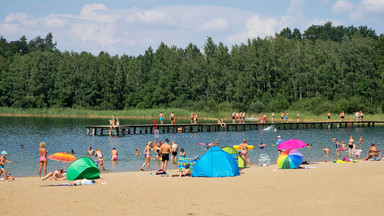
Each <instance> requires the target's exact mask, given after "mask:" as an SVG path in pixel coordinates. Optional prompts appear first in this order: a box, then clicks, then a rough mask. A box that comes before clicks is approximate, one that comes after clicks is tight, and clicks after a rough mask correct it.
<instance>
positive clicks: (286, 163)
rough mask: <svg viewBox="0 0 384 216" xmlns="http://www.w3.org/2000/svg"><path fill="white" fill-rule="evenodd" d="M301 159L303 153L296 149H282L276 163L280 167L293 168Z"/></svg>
mask: <svg viewBox="0 0 384 216" xmlns="http://www.w3.org/2000/svg"><path fill="white" fill-rule="evenodd" d="M302 161H303V154H301V152H299V151H298V150H296V149H292V150H286V151H283V152H282V153H281V154H280V155H279V157H278V158H277V165H278V166H279V167H280V168H281V169H295V168H296V167H298V166H299V165H300V164H301V162H302Z"/></svg>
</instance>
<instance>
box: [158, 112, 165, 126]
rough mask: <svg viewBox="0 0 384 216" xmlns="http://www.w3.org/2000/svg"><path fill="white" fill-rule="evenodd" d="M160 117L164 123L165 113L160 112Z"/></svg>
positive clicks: (161, 122)
mask: <svg viewBox="0 0 384 216" xmlns="http://www.w3.org/2000/svg"><path fill="white" fill-rule="evenodd" d="M159 117H160V124H163V119H164V114H163V112H160V115H159Z"/></svg>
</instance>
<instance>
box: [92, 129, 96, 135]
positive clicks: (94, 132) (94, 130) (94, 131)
mask: <svg viewBox="0 0 384 216" xmlns="http://www.w3.org/2000/svg"><path fill="white" fill-rule="evenodd" d="M96 130H97V129H96V128H93V134H92V135H93V136H96Z"/></svg>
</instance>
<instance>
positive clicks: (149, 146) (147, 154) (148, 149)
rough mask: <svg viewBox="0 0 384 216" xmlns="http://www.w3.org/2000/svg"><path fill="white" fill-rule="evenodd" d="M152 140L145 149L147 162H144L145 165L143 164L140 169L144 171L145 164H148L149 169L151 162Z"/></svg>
mask: <svg viewBox="0 0 384 216" xmlns="http://www.w3.org/2000/svg"><path fill="white" fill-rule="evenodd" d="M152 144H153V143H152V142H151V141H149V142H148V145H147V146H145V149H144V159H145V162H144V164H143V166H141V168H140V170H141V171H144V167H145V165H147V171H149V170H150V169H149V163H150V162H151V148H152Z"/></svg>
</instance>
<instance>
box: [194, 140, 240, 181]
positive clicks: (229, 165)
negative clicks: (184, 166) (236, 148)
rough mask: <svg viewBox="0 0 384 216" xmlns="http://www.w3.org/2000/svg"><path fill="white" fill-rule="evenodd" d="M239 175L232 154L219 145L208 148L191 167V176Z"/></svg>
mask: <svg viewBox="0 0 384 216" xmlns="http://www.w3.org/2000/svg"><path fill="white" fill-rule="evenodd" d="M238 175H240V172H239V167H238V165H237V162H236V160H235V159H234V158H233V157H232V155H230V154H228V153H227V152H225V151H223V150H222V149H221V148H220V147H218V146H214V147H212V148H210V149H209V150H208V151H207V152H206V153H205V154H204V155H203V156H201V157H200V159H199V160H198V161H197V162H196V164H195V165H194V167H193V171H192V175H191V176H192V177H228V176H238Z"/></svg>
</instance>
